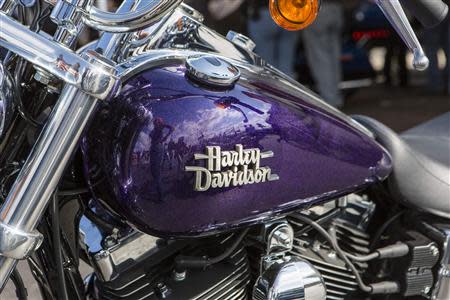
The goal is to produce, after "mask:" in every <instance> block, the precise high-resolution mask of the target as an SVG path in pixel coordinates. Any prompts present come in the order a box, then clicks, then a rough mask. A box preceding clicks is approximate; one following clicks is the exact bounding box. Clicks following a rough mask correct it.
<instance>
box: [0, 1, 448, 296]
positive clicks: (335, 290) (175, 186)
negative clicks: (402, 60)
mask: <svg viewBox="0 0 450 300" xmlns="http://www.w3.org/2000/svg"><path fill="white" fill-rule="evenodd" d="M46 2H47V3H48V6H44V5H43V3H41V2H39V1H16V0H1V1H0V11H1V12H0V24H1V30H0V46H1V47H3V48H5V49H7V50H8V52H7V53H6V54H5V56H4V58H3V60H2V63H1V64H0V66H1V69H0V82H1V89H0V90H1V92H0V96H1V97H0V174H1V176H0V192H1V193H0V195H1V196H0V200H2V201H1V202H2V205H1V210H0V291H1V290H3V288H4V286H5V284H6V282H7V281H8V280H9V279H11V282H12V283H13V284H14V286H15V287H16V289H17V296H18V297H19V298H20V299H26V297H27V293H26V287H25V284H24V282H23V279H22V275H21V274H20V272H19V271H18V269H17V268H16V266H17V262H18V261H19V260H24V261H26V262H27V263H28V265H29V267H30V269H31V271H32V274H33V276H34V279H35V280H36V282H37V283H38V285H39V289H40V293H41V295H42V298H44V299H255V300H260V299H271V300H272V299H283V300H285V299H308V300H309V299H313V300H315V299H368V298H373V299H405V298H407V299H413V298H414V297H421V298H425V299H449V293H450V291H449V289H448V287H449V284H450V246H449V243H450V222H449V219H450V207H449V202H448V201H449V199H448V195H449V192H450V188H449V186H450V183H449V178H448V172H449V168H450V166H449V164H448V160H445V158H446V155H447V154H448V151H449V144H450V143H448V140H449V134H448V122H449V116H450V114H449V113H447V114H445V115H443V116H442V117H440V118H438V119H436V120H432V121H430V122H429V123H426V124H423V125H420V126H419V127H417V128H415V129H411V130H410V131H408V132H406V133H404V134H403V135H401V136H399V135H397V134H396V133H394V132H393V131H392V130H390V129H389V128H387V127H386V126H384V125H383V124H381V123H379V122H377V121H375V120H373V119H370V118H368V117H364V116H354V117H349V116H346V115H344V114H343V113H341V112H339V111H338V110H336V109H334V108H332V107H330V106H328V105H327V104H326V103H325V102H324V101H322V100H321V99H320V98H319V97H318V96H317V95H315V94H314V93H312V92H311V91H309V90H308V89H306V88H304V87H303V86H302V85H300V84H298V83H297V82H296V81H294V80H292V79H291V78H289V77H288V76H286V75H284V74H283V73H281V72H280V71H278V70H276V69H275V68H273V67H272V66H270V65H269V64H267V63H266V62H264V60H263V59H262V58H261V57H258V56H257V55H256V54H254V53H253V51H252V50H253V48H254V46H255V45H254V43H253V42H252V41H251V40H250V39H249V38H247V37H245V36H243V35H241V34H238V33H235V32H230V33H229V34H228V35H227V37H223V36H220V35H219V34H217V33H216V32H214V31H213V30H211V29H209V28H207V27H206V26H204V25H203V24H202V16H201V15H200V14H199V13H198V12H196V11H195V10H193V9H192V8H190V7H189V6H187V5H185V4H183V3H181V1H180V0H149V1H135V0H125V1H123V3H122V4H121V5H120V7H119V8H118V9H117V11H116V12H115V13H111V12H105V11H101V10H99V9H98V8H96V7H95V6H93V5H92V3H93V2H92V1H91V0H58V1H55V0H48V1H46ZM300 2H301V3H297V2H296V1H276V0H271V2H270V5H271V9H272V14H273V18H274V20H275V21H276V22H277V23H278V24H279V25H281V26H283V27H285V28H288V29H294V28H295V27H304V26H305V25H306V24H305V23H310V22H312V21H313V19H314V17H315V16H316V15H317V13H318V9H319V2H318V1H316V0H308V1H300ZM378 4H379V6H380V7H381V8H382V10H383V12H384V14H385V15H386V16H387V17H388V19H389V20H390V21H391V23H392V24H394V26H395V28H396V29H397V30H398V31H399V33H400V34H401V36H402V38H403V39H404V41H405V42H406V44H407V45H408V47H409V48H410V49H411V50H412V51H413V53H414V63H415V64H414V65H415V67H416V68H417V69H425V68H426V65H427V58H426V56H425V54H424V52H423V51H422V48H421V46H420V44H419V42H418V40H417V38H416V37H415V34H414V32H413V31H412V29H411V27H410V25H409V23H408V21H407V19H406V16H405V13H404V11H403V9H402V6H401V5H400V3H399V2H398V1H397V0H379V1H378ZM404 4H405V5H408V6H410V9H411V10H412V11H414V12H415V13H416V15H417V17H418V18H419V19H422V21H423V22H424V23H426V24H428V25H432V24H435V23H439V22H441V21H442V20H443V19H444V18H445V15H446V13H447V11H448V8H447V6H445V4H443V3H442V2H441V1H433V2H430V1H425V0H415V1H412V0H410V1H407V3H404ZM298 17H300V18H304V19H301V20H299V19H298ZM48 18H50V19H51V20H52V21H53V22H54V23H55V24H56V25H57V28H56V31H55V32H54V33H53V34H49V33H46V32H44V31H43V30H41V28H42V27H43V22H44V21H45V20H48ZM289 18H292V19H289ZM86 26H89V27H90V28H93V29H95V30H98V31H100V32H101V33H102V34H101V36H100V38H99V40H97V41H94V42H92V43H90V44H88V45H86V46H84V47H82V48H80V49H77V50H74V49H75V48H76V42H77V38H78V36H79V35H80V33H81V32H82V31H83V29H84V28H85V27H86ZM80 261H84V262H85V263H87V264H89V265H90V266H91V267H92V269H93V272H92V273H91V274H90V275H88V276H87V277H86V278H84V279H83V278H82V275H81V273H80V270H79V269H80Z"/></svg>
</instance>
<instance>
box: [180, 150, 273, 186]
mask: <svg viewBox="0 0 450 300" xmlns="http://www.w3.org/2000/svg"><path fill="white" fill-rule="evenodd" d="M269 157H273V152H272V151H266V152H261V150H259V149H258V148H252V149H244V147H243V146H242V145H236V150H234V151H222V150H221V148H220V147H219V146H208V147H206V154H201V153H196V154H195V155H194V159H195V160H206V162H205V164H206V168H204V167H198V166H186V171H188V172H195V179H194V180H195V181H194V189H195V190H196V191H198V192H204V191H207V190H209V189H210V188H213V189H216V188H226V187H231V186H241V185H247V184H255V183H262V182H267V181H274V180H278V179H279V177H278V175H276V174H272V170H271V169H270V168H269V167H261V166H260V160H261V159H264V158H269Z"/></svg>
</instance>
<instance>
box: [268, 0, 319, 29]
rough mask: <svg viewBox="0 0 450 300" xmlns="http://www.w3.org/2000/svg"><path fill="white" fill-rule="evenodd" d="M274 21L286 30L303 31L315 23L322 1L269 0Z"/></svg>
mask: <svg viewBox="0 0 450 300" xmlns="http://www.w3.org/2000/svg"><path fill="white" fill-rule="evenodd" d="M269 1H270V2H269V7H270V14H271V15H272V19H273V20H274V21H275V23H277V24H278V25H279V26H280V27H282V28H284V29H286V30H301V29H304V28H306V27H308V26H309V25H311V24H312V22H314V20H315V19H316V18H317V14H318V12H319V7H320V0H269Z"/></svg>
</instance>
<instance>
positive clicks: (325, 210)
mask: <svg viewBox="0 0 450 300" xmlns="http://www.w3.org/2000/svg"><path fill="white" fill-rule="evenodd" d="M374 212H375V204H374V203H373V202H371V201H368V200H366V199H364V198H362V197H360V196H357V195H350V196H348V197H346V198H342V199H338V200H334V201H330V202H328V203H325V204H322V205H319V206H315V207H312V208H310V209H308V210H303V211H301V212H294V213H292V214H291V215H289V216H288V217H286V218H283V219H280V220H275V221H274V222H273V223H271V224H264V225H260V226H255V227H254V228H251V229H250V230H249V231H248V230H247V231H248V233H247V231H245V233H246V235H245V239H244V238H242V239H241V237H243V235H241V234H240V233H236V232H235V233H225V234H219V235H216V236H213V237H208V238H202V239H185V240H163V239H157V238H154V237H152V236H149V235H145V234H142V233H139V232H136V231H131V232H128V233H126V234H121V233H118V232H115V233H113V234H111V235H108V236H103V237H101V238H100V237H99V236H100V233H101V231H97V236H93V234H95V230H93V228H94V227H93V226H95V225H93V223H91V222H90V221H89V220H87V219H86V218H83V220H82V222H81V228H82V232H85V233H86V235H85V236H84V240H85V245H86V251H87V253H88V257H89V260H90V262H91V265H92V266H93V267H94V269H95V273H94V275H92V276H91V277H90V279H89V281H88V282H89V284H88V290H89V293H90V296H91V297H92V298H93V299H124V298H125V299H155V300H156V299H177V300H178V299H223V300H225V299H226V300H229V299H254V300H260V299H261V300H262V299H284V298H270V297H271V296H270V295H269V294H270V293H274V290H275V291H277V293H279V294H278V295H281V294H282V293H283V292H287V293H292V292H295V295H297V293H299V294H302V295H303V297H304V298H302V299H314V300H315V299H366V298H367V294H363V293H361V292H360V290H359V286H358V283H357V279H356V277H355V276H354V274H353V273H352V271H351V270H350V269H349V268H348V267H347V266H346V264H345V262H344V261H343V260H342V259H341V258H340V257H339V255H337V253H336V252H335V250H334V249H333V248H332V247H330V246H329V244H328V243H327V242H326V240H325V239H324V238H323V236H321V235H320V234H319V233H318V232H317V231H315V230H314V229H313V228H312V227H311V226H309V225H306V224H305V223H303V222H302V221H301V220H300V219H301V217H302V216H307V217H308V218H310V219H313V220H315V222H316V223H318V224H321V225H322V226H323V227H324V228H325V229H327V228H329V227H330V226H333V227H334V228H335V230H336V237H337V240H338V242H339V245H340V248H341V249H342V250H343V251H345V252H346V253H349V254H353V255H355V256H364V255H366V254H369V252H370V249H369V246H370V236H369V234H368V233H367V227H368V224H369V222H370V220H371V219H372V217H373V214H374ZM283 228H290V230H292V232H291V234H289V231H283V230H284V229H283ZM83 229H84V230H83ZM87 241H91V242H90V243H88V242H87ZM93 241H96V242H97V243H95V242H93ZM427 243H428V244H427ZM427 243H421V244H420V245H416V246H417V255H416V254H414V255H415V257H414V258H413V259H412V260H410V262H413V263H414V262H416V261H422V262H423V261H426V262H430V264H429V265H430V266H431V267H432V266H434V265H435V264H436V261H437V257H436V256H433V254H432V253H433V252H432V250H433V251H435V250H436V249H435V248H431V250H430V248H429V247H430V246H432V244H429V242H427ZM289 245H290V246H289ZM285 246H288V247H287V248H285V249H284V250H283V247H285ZM416 246H414V245H413V246H412V249H413V251H415V250H414V249H416V248H414V247H416ZM427 247H428V248H427ZM271 249H278V252H279V253H282V255H281V256H277V255H276V254H275V255H272V254H273V253H272V254H270V255H269V253H268V252H270V251H271ZM427 251H428V252H427ZM275 252H277V251H275ZM224 253H226V255H224ZM414 255H413V256H414ZM220 256H223V257H222V258H221V259H218V260H216V261H214V262H212V261H211V263H209V264H200V263H199V262H198V261H203V262H204V261H205V260H206V261H208V260H207V259H205V258H207V257H208V258H211V257H213V258H217V257H220ZM430 257H431V258H433V257H434V258H435V259H431V258H430ZM180 258H190V259H192V258H197V259H196V260H194V263H192V261H191V264H190V267H186V266H185V267H180V265H179V264H177V262H179V261H180ZM423 258H427V259H426V260H424V259H423ZM430 259H431V260H430ZM182 260H183V259H182ZM402 265H404V266H405V264H404V263H403V264H402ZM406 265H407V264H406ZM355 267H356V268H357V270H358V272H359V273H360V274H365V273H371V272H372V271H371V272H366V271H368V270H369V264H368V263H365V262H355ZM408 270H410V268H409V267H406V271H405V272H404V274H405V278H406V285H405V284H404V283H402V284H403V286H405V287H406V288H405V289H404V290H403V295H405V296H409V295H417V293H419V294H420V289H421V288H420V289H418V285H417V284H416V285H414V283H419V285H420V287H422V286H429V285H430V284H431V285H432V284H433V282H432V281H433V279H432V277H431V283H430V282H429V281H430V276H429V272H428V273H427V272H424V273H427V274H425V275H424V276H425V277H423V276H422V277H420V276H419V277H417V276H416V277H414V276H415V275H414V274H412V273H408ZM427 270H431V269H427ZM286 276H287V277H286ZM289 276H291V278H289ZM372 279H373V278H372ZM292 280H293V281H294V282H297V283H298V284H297V283H296V284H294V286H295V287H294V288H293V289H292V286H291V287H287V285H284V284H280V282H281V283H283V282H292ZM408 280H410V282H409V284H410V286H411V287H413V288H411V289H409V290H408ZM286 288H287V290H286ZM413 289H415V290H413ZM417 289H418V290H417ZM416 290H417V291H416ZM408 291H409V292H408ZM411 291H412V294H411ZM325 293H326V298H324V297H325ZM408 293H410V294H408ZM414 293H415V294H414ZM291 296H292V295H291ZM287 299H291V298H287Z"/></svg>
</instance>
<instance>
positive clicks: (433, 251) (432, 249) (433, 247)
mask: <svg viewBox="0 0 450 300" xmlns="http://www.w3.org/2000/svg"><path fill="white" fill-rule="evenodd" d="M430 251H431V254H432V255H433V256H438V255H439V249H438V248H437V247H436V246H431V247H430Z"/></svg>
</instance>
